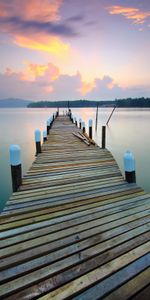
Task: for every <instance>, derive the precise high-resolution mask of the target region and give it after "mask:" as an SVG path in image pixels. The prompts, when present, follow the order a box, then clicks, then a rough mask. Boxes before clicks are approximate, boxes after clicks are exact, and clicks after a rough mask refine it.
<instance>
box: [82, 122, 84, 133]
mask: <svg viewBox="0 0 150 300" xmlns="http://www.w3.org/2000/svg"><path fill="white" fill-rule="evenodd" d="M82 132H83V133H85V122H82Z"/></svg>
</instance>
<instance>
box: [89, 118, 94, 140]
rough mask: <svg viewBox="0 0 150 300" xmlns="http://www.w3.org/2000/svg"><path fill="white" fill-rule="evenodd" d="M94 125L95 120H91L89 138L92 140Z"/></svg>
mask: <svg viewBox="0 0 150 300" xmlns="http://www.w3.org/2000/svg"><path fill="white" fill-rule="evenodd" d="M92 126H93V120H92V119H90V120H89V138H90V139H91V140H92Z"/></svg>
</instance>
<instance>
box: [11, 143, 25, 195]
mask: <svg viewBox="0 0 150 300" xmlns="http://www.w3.org/2000/svg"><path fill="white" fill-rule="evenodd" d="M9 151H10V165H11V178H12V189H13V192H17V190H18V187H19V186H20V185H21V183H22V170H21V169H22V168H21V149H20V147H19V146H18V145H11V146H10V149H9Z"/></svg>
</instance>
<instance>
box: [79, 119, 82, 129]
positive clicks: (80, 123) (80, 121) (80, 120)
mask: <svg viewBox="0 0 150 300" xmlns="http://www.w3.org/2000/svg"><path fill="white" fill-rule="evenodd" d="M81 126H82V119H79V128H80V129H81Z"/></svg>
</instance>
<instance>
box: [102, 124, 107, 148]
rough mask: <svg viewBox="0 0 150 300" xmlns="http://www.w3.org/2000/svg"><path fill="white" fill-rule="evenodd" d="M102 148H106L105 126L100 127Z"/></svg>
mask: <svg viewBox="0 0 150 300" xmlns="http://www.w3.org/2000/svg"><path fill="white" fill-rule="evenodd" d="M102 148H103V149H105V148H106V126H102Z"/></svg>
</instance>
